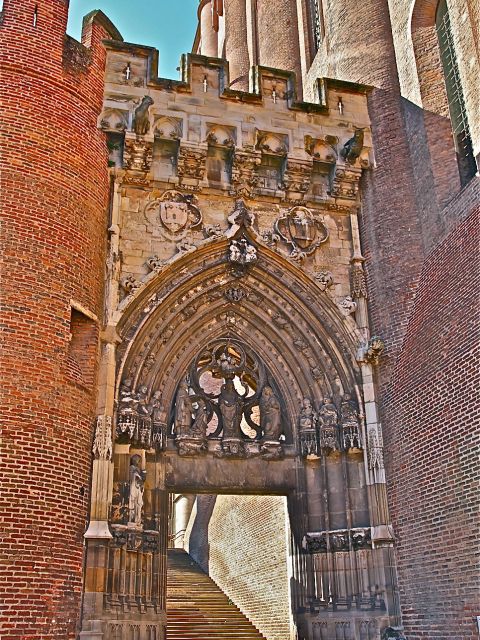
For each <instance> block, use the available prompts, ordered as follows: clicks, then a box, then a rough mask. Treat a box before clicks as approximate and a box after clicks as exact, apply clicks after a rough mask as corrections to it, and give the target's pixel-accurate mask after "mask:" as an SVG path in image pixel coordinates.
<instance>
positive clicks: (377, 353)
mask: <svg viewBox="0 0 480 640" xmlns="http://www.w3.org/2000/svg"><path fill="white" fill-rule="evenodd" d="M384 351H385V343H384V341H383V340H382V339H381V338H380V337H379V336H373V338H371V339H370V341H369V343H368V345H367V349H366V352H365V360H366V361H367V362H369V363H370V364H378V363H379V362H380V357H381V356H382V355H383V352H384Z"/></svg>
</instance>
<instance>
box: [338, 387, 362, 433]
mask: <svg viewBox="0 0 480 640" xmlns="http://www.w3.org/2000/svg"><path fill="white" fill-rule="evenodd" d="M340 414H341V416H342V425H343V426H349V427H350V426H352V427H353V426H358V421H359V413H358V405H357V403H356V402H355V400H354V399H353V398H352V396H351V395H350V394H349V393H346V394H345V395H344V396H343V398H342V403H341V405H340Z"/></svg>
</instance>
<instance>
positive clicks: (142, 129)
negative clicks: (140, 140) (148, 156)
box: [132, 96, 153, 136]
mask: <svg viewBox="0 0 480 640" xmlns="http://www.w3.org/2000/svg"><path fill="white" fill-rule="evenodd" d="M152 104H153V99H152V98H151V97H150V96H144V97H143V98H142V102H141V103H140V104H139V105H138V107H137V108H136V109H135V113H134V116H133V123H132V129H133V130H134V132H135V133H136V134H137V136H144V135H145V134H146V133H148V130H149V129H150V120H149V117H148V110H149V108H150V106H151V105H152Z"/></svg>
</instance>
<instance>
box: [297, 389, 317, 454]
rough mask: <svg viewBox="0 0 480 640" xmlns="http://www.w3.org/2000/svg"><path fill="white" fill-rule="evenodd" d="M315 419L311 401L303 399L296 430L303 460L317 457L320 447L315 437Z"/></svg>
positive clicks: (315, 415) (315, 414)
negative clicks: (298, 434) (298, 432)
mask: <svg viewBox="0 0 480 640" xmlns="http://www.w3.org/2000/svg"><path fill="white" fill-rule="evenodd" d="M317 418H318V417H317V413H316V411H315V409H314V408H313V405H312V401H311V400H310V398H304V399H303V400H302V406H301V409H300V414H299V417H298V428H299V431H300V450H301V453H302V455H303V456H304V457H305V458H317V457H318V452H319V448H320V447H319V441H318V437H317Z"/></svg>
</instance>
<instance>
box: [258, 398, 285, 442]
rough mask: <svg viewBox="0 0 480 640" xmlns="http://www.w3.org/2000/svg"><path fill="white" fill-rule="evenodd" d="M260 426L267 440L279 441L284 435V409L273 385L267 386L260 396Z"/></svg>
mask: <svg viewBox="0 0 480 640" xmlns="http://www.w3.org/2000/svg"><path fill="white" fill-rule="evenodd" d="M260 426H261V427H262V431H263V437H264V439H265V440H274V441H277V440H279V439H280V436H281V435H282V410H281V407H280V402H279V401H278V398H277V396H276V395H275V394H274V392H273V389H272V388H271V387H265V388H264V389H263V391H262V395H261V397H260Z"/></svg>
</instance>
